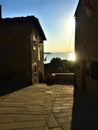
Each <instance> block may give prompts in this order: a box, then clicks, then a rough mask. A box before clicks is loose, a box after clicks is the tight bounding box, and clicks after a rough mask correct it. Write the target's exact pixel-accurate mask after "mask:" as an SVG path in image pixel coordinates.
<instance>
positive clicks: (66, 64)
mask: <svg viewBox="0 0 98 130" xmlns="http://www.w3.org/2000/svg"><path fill="white" fill-rule="evenodd" d="M49 69H50V71H52V72H64V73H66V72H71V73H72V72H74V62H72V61H68V60H61V59H60V58H59V57H57V58H53V59H52V60H51V61H50V64H49Z"/></svg>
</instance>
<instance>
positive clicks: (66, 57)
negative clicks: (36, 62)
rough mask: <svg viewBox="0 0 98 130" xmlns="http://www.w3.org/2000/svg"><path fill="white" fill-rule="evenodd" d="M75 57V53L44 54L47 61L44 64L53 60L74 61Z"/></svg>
mask: <svg viewBox="0 0 98 130" xmlns="http://www.w3.org/2000/svg"><path fill="white" fill-rule="evenodd" d="M73 56H74V52H73V53H70V52H45V53H44V59H46V61H45V62H44V63H50V61H51V60H52V59H53V58H57V57H58V58H61V59H62V60H73V59H72V58H73Z"/></svg>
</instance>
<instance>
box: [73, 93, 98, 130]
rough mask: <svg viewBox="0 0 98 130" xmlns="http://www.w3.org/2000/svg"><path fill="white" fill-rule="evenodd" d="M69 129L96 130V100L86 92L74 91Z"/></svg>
mask: <svg viewBox="0 0 98 130" xmlns="http://www.w3.org/2000/svg"><path fill="white" fill-rule="evenodd" d="M73 100H74V104H73V113H72V128H71V130H98V101H97V100H96V99H93V98H92V97H90V96H89V95H87V94H86V92H83V91H81V92H80V91H76V92H74V99H73Z"/></svg>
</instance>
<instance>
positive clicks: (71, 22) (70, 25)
mask: <svg viewBox="0 0 98 130" xmlns="http://www.w3.org/2000/svg"><path fill="white" fill-rule="evenodd" d="M67 26H68V28H69V29H70V30H72V29H74V28H75V19H74V17H70V18H69V19H68V23H67Z"/></svg>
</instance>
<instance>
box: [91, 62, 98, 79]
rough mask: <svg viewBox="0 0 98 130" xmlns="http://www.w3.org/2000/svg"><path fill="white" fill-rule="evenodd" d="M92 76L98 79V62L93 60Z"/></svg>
mask: <svg viewBox="0 0 98 130" xmlns="http://www.w3.org/2000/svg"><path fill="white" fill-rule="evenodd" d="M91 77H92V78H94V79H98V62H97V61H92V62H91Z"/></svg>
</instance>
